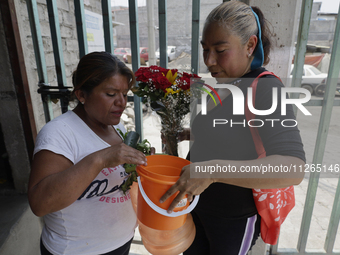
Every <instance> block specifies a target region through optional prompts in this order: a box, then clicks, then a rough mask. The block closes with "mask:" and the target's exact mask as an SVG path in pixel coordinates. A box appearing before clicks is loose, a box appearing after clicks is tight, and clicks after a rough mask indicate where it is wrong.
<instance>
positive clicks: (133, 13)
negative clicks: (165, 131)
mask: <svg viewBox="0 0 340 255" xmlns="http://www.w3.org/2000/svg"><path fill="white" fill-rule="evenodd" d="M129 19H130V40H131V59H132V70H133V72H136V71H137V70H138V68H139V67H140V55H139V51H140V50H139V31H138V7H137V2H136V0H129ZM141 100H142V99H141V98H140V97H138V96H136V95H134V108H135V109H134V110H135V125H136V132H137V133H138V134H139V135H140V140H143V136H144V135H143V119H142V116H143V114H142V103H141V102H142V101H141Z"/></svg>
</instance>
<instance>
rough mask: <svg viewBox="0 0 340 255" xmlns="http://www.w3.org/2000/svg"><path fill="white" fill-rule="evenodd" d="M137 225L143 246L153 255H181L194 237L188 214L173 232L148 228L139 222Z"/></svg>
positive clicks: (193, 228) (194, 232)
mask: <svg viewBox="0 0 340 255" xmlns="http://www.w3.org/2000/svg"><path fill="white" fill-rule="evenodd" d="M138 224H139V232H140V235H141V237H142V240H143V245H144V247H145V249H147V250H148V251H149V252H150V253H151V254H153V255H174V254H176V255H177V254H181V253H182V252H184V251H185V250H187V249H188V248H189V246H190V245H191V244H192V242H193V241H194V239H195V235H196V228H195V224H194V222H193V219H192V216H191V214H190V213H189V214H188V216H187V218H186V221H185V223H184V225H183V226H181V227H180V228H178V229H174V230H157V229H153V228H149V227H147V226H145V225H143V223H141V222H140V221H138Z"/></svg>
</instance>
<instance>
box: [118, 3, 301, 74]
mask: <svg viewBox="0 0 340 255" xmlns="http://www.w3.org/2000/svg"><path fill="white" fill-rule="evenodd" d="M155 2H157V1H155ZM297 2H299V1H295V0H279V1H266V0H251V1H250V5H255V6H259V7H260V8H261V10H262V11H263V12H264V14H265V16H266V18H267V19H268V20H269V22H270V23H271V25H272V28H273V31H274V36H273V39H274V40H273V41H274V47H273V51H272V54H271V63H270V64H269V65H268V68H269V69H270V70H272V71H274V72H275V73H277V74H278V75H279V76H281V77H287V75H288V65H289V64H288V63H290V61H291V59H292V52H293V47H294V43H293V39H292V38H293V36H294V33H295V29H294V28H295V27H296V25H294V22H295V21H296V13H297V12H296V9H297ZM220 3H221V1H220V0H201V12H200V34H202V29H203V25H204V20H205V19H206V17H207V16H208V14H209V12H210V11H211V10H212V9H213V8H214V7H216V6H217V5H218V4H220ZM154 8H155V26H157V27H158V6H157V3H155V7H154ZM191 15H192V4H191V1H182V0H173V1H171V2H170V1H168V9H167V21H168V26H167V29H168V45H175V46H177V52H178V53H177V54H180V53H181V52H182V51H184V52H187V53H191ZM115 17H116V21H118V22H122V23H124V24H126V25H125V26H120V27H117V28H116V30H117V40H118V46H117V47H130V37H129V36H130V31H129V19H128V18H129V15H128V10H120V11H115ZM138 25H139V38H140V46H141V47H147V46H148V40H147V36H148V34H147V19H146V7H140V8H139V12H138ZM292 28H293V29H292ZM158 45H159V37H158V33H157V32H156V48H157V47H158ZM200 56H202V52H201V53H200ZM206 71H207V69H206V67H205V65H204V63H203V59H202V57H201V58H200V72H206Z"/></svg>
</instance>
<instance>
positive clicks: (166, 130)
mask: <svg viewBox="0 0 340 255" xmlns="http://www.w3.org/2000/svg"><path fill="white" fill-rule="evenodd" d="M135 75H136V80H137V81H139V83H138V84H137V85H136V87H135V88H134V89H133V92H134V93H135V94H136V95H137V96H139V97H143V98H144V100H143V102H144V103H146V102H148V103H149V104H150V105H151V108H152V109H153V110H154V111H155V112H156V113H157V114H158V115H159V116H160V118H161V123H162V129H161V133H162V135H163V136H164V138H165V140H166V144H165V153H166V154H169V155H174V156H178V152H177V148H178V147H177V142H178V141H177V137H178V134H179V133H180V132H182V131H183V119H184V117H185V115H186V114H188V113H189V112H190V102H191V101H192V99H193V91H192V90H191V89H190V84H191V83H193V82H195V81H197V79H199V78H200V77H199V76H197V75H196V74H189V73H185V72H183V73H180V72H178V70H177V69H165V68H162V67H159V66H150V67H141V68H139V69H138V70H137V72H136V73H135ZM195 79H196V80H195Z"/></svg>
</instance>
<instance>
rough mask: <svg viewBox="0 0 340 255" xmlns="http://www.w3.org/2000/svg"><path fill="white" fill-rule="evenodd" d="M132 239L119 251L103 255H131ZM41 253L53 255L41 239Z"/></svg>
mask: <svg viewBox="0 0 340 255" xmlns="http://www.w3.org/2000/svg"><path fill="white" fill-rule="evenodd" d="M132 239H133V238H131V240H130V241H128V242H127V243H126V244H124V245H123V246H121V247H119V248H118V249H115V250H114V251H110V252H108V253H105V254H101V255H129V251H130V246H131V242H132ZM40 252H41V255H53V254H52V253H50V252H49V251H48V250H47V249H46V247H45V246H44V244H43V242H42V240H41V239H40ZM75 255H76V254H75Z"/></svg>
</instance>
